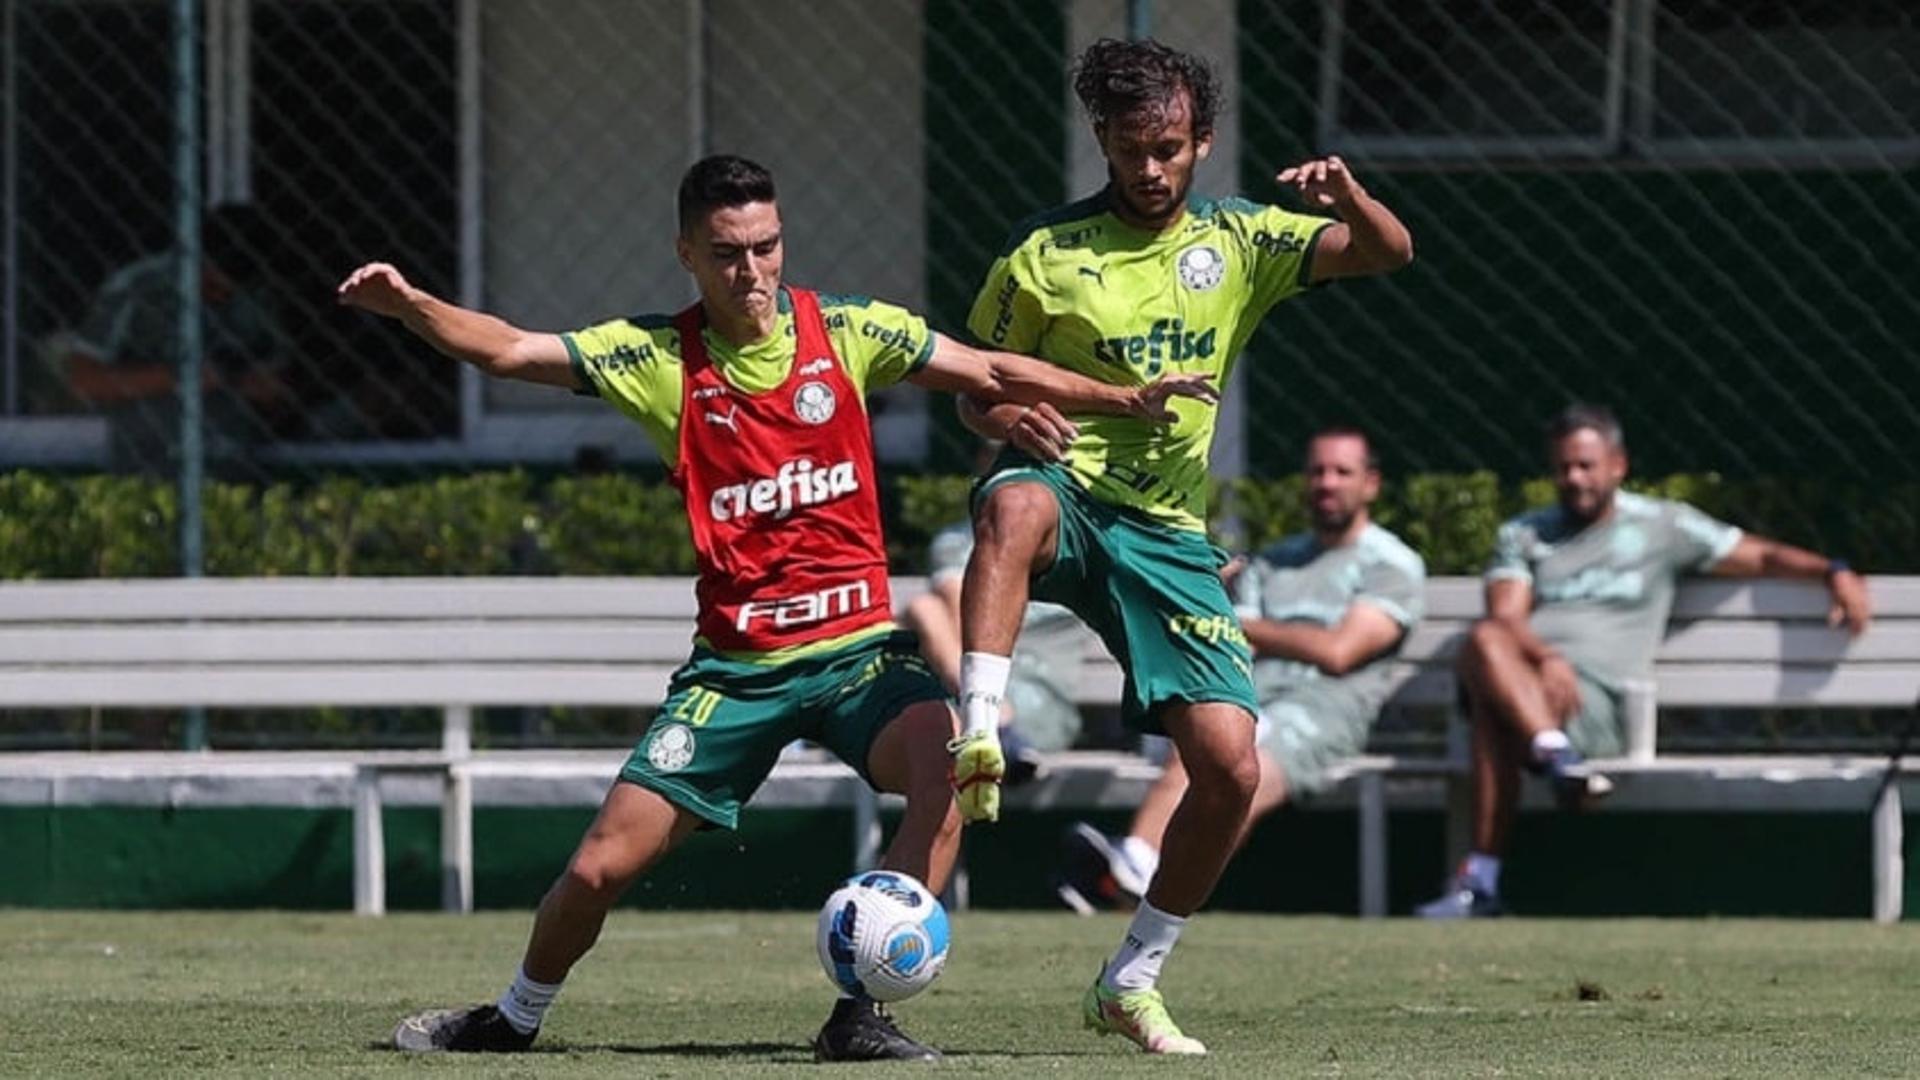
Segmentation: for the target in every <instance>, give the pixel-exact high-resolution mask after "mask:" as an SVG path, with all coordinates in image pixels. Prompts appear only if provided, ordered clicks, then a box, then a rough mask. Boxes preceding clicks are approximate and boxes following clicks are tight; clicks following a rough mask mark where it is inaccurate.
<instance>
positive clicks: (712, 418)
mask: <svg viewBox="0 0 1920 1080" xmlns="http://www.w3.org/2000/svg"><path fill="white" fill-rule="evenodd" d="M703 415H705V416H706V418H707V423H709V424H719V425H720V426H721V427H724V428H726V429H727V430H728V431H731V432H733V433H734V434H735V435H738V434H740V424H739V421H740V406H739V405H735V406H734V407H733V408H731V409H729V410H727V411H726V412H724V413H720V412H715V411H713V410H711V409H709V410H707V412H706V413H704V414H703Z"/></svg>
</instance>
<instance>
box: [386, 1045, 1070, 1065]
mask: <svg viewBox="0 0 1920 1080" xmlns="http://www.w3.org/2000/svg"><path fill="white" fill-rule="evenodd" d="M367 1049H369V1050H388V1051H392V1050H393V1049H394V1047H393V1044H392V1043H390V1042H374V1043H368V1044H367ZM395 1052H398V1051H395ZM520 1053H522V1054H534V1055H537V1054H632V1055H634V1056H636V1057H662V1058H667V1057H684V1058H704V1059H708V1060H713V1061H721V1060H726V1059H729V1058H740V1059H749V1058H759V1059H765V1060H768V1062H769V1063H770V1064H772V1063H780V1062H791V1061H812V1060H813V1047H811V1046H809V1045H807V1044H806V1043H777V1042H739V1043H694V1042H681V1043H661V1044H658V1045H655V1046H640V1045H638V1044H635V1043H582V1042H548V1043H541V1044H539V1045H538V1046H531V1047H528V1048H527V1049H525V1050H522V1051H520ZM941 1055H942V1056H943V1057H944V1058H946V1059H947V1060H949V1061H953V1060H966V1059H968V1058H983V1059H984V1058H1076V1057H1091V1056H1094V1055H1093V1054H1092V1053H1091V1052H1090V1051H1084V1050H942V1051H941Z"/></svg>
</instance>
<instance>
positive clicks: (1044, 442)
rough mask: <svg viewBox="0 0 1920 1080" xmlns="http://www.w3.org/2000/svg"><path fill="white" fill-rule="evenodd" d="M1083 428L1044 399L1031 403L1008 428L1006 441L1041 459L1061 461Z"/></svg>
mask: <svg viewBox="0 0 1920 1080" xmlns="http://www.w3.org/2000/svg"><path fill="white" fill-rule="evenodd" d="M1079 437H1080V429H1079V428H1078V427H1075V426H1074V423H1073V421H1071V420H1068V419H1067V418H1066V417H1065V416H1063V415H1061V412H1060V410H1059V409H1056V408H1054V407H1053V406H1051V405H1049V404H1047V403H1046V402H1044V401H1043V402H1041V403H1040V404H1038V405H1029V406H1027V409H1026V411H1025V412H1022V413H1021V414H1020V416H1019V418H1018V419H1016V420H1015V421H1014V422H1013V425H1012V426H1011V427H1009V428H1007V441H1008V442H1010V443H1012V444H1013V445H1014V446H1015V447H1016V448H1017V449H1019V450H1020V451H1021V452H1023V453H1027V454H1031V455H1033V456H1034V457H1036V458H1039V459H1040V460H1041V461H1060V460H1063V459H1064V458H1065V457H1066V456H1067V451H1068V450H1069V449H1070V448H1071V447H1072V446H1073V440H1075V439H1077V438H1079Z"/></svg>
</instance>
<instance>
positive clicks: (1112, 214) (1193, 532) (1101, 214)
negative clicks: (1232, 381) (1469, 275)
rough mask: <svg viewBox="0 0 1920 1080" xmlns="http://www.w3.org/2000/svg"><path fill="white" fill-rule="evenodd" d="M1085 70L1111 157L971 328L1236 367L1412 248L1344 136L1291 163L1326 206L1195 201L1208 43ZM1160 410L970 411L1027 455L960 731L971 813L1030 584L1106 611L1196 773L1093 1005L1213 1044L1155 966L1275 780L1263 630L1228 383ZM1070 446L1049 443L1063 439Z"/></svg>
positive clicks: (1000, 479)
mask: <svg viewBox="0 0 1920 1080" xmlns="http://www.w3.org/2000/svg"><path fill="white" fill-rule="evenodd" d="M1074 90H1075V92H1076V93H1077V94H1078V96H1079V98H1080V101H1081V103H1082V104H1083V105H1084V106H1085V107H1086V109H1087V112H1088V114H1089V116H1090V118H1091V120H1092V122H1093V131H1094V135H1095V137H1096V138H1097V139H1098V140H1099V143H1100V148H1101V151H1102V152H1103V154H1104V155H1105V157H1106V161H1107V171H1108V183H1107V186H1106V187H1105V189H1103V190H1102V191H1100V192H1099V193H1098V194H1095V195H1093V196H1092V197H1090V198H1087V199H1084V200H1082V201H1080V202H1078V203H1074V204H1072V205H1070V206H1067V207H1064V208H1062V209H1059V210H1055V211H1052V212H1050V213H1046V214H1042V215H1040V216H1038V217H1035V218H1032V219H1030V220H1028V221H1027V222H1026V223H1024V224H1022V225H1021V226H1020V227H1019V228H1018V229H1016V230H1015V233H1014V236H1013V238H1012V240H1011V242H1010V243H1009V244H1008V245H1007V246H1006V248H1005V249H1004V251H1003V252H1002V254H1001V257H1000V258H999V260H998V261H996V262H995V263H994V265H993V267H992V269H991V270H989V271H988V274H987V280H986V282H985V284H984V285H983V286H982V287H981V290H980V294H979V299H978V300H977V301H976V302H975V304H974V308H973V314H972V316H971V318H970V320H969V329H971V330H972V332H973V333H974V334H975V335H977V336H978V337H979V338H980V339H981V340H982V341H984V342H987V343H988V344H990V345H991V346H992V347H994V348H1005V349H1010V350H1012V351H1015V352H1024V353H1031V354H1033V355H1035V356H1039V357H1041V358H1042V359H1045V360H1049V361H1052V362H1053V363H1055V364H1058V365H1060V366H1061V367H1063V368H1067V369H1070V370H1073V371H1077V372H1081V373H1083V374H1086V375H1089V376H1092V377H1093V378H1096V379H1101V380H1103V381H1106V382H1110V383H1113V384H1115V385H1118V386H1137V385H1140V384H1142V383H1144V382H1146V381H1148V380H1151V379H1154V378H1156V377H1160V376H1162V375H1164V374H1167V373H1172V372H1180V373H1184V374H1204V375H1209V376H1214V377H1216V378H1218V379H1220V380H1222V382H1223V383H1224V380H1225V378H1226V376H1227V374H1228V373H1229V372H1230V371H1231V369H1232V366H1233V363H1234V360H1235V359H1236V358H1237V357H1238V355H1239V353H1240V350H1241V349H1242V348H1243V347H1244V346H1245V344H1246V342H1247V339H1248V338H1249V337H1250V336H1251V335H1252V333H1253V330H1254V327H1255V325H1256V324H1257V323H1258V322H1259V320H1260V319H1261V318H1262V317H1263V316H1264V315H1265V314H1266V313H1267V311H1268V309H1270V308H1271V307H1272V306H1273V305H1274V304H1275V303H1278V302H1279V301H1281V300H1284V299H1286V298H1288V297H1290V296H1293V295H1295V294H1296V293H1299V292H1300V291H1302V290H1303V289H1306V288H1307V287H1309V286H1311V285H1314V284H1317V283H1319V282H1322V281H1327V280H1330V279H1333V278H1341V277H1356V276H1363V275H1370V274H1381V273H1386V272H1388V271H1391V270H1395V269H1398V268H1400V267H1402V266H1405V265H1406V264H1407V263H1408V262H1409V261H1411V260H1412V258H1413V241H1412V239H1411V237H1410V236H1409V235H1408V233H1407V230H1406V228H1405V226H1403V225H1402V224H1401V223H1400V221H1399V219H1398V218H1396V217H1395V216H1394V215H1393V212H1392V211H1390V210H1388V209H1387V208H1386V207H1385V206H1383V205H1381V204H1380V203H1379V202H1378V201H1377V200H1375V199H1373V198H1372V197H1371V196H1369V195H1368V194H1367V192H1366V189H1365V188H1363V187H1361V186H1360V183H1359V181H1358V180H1356V179H1355V178H1354V176H1353V174H1352V173H1351V172H1350V171H1348V169H1347V167H1346V165H1345V164H1344V163H1343V162H1342V161H1341V160H1340V159H1339V158H1325V159H1321V160H1315V161H1309V162H1306V163H1305V164H1302V165H1299V166H1296V167H1294V168H1290V169H1287V170H1285V171H1283V172H1281V173H1280V174H1279V177H1278V180H1279V182H1280V183H1282V184H1285V185H1290V186H1292V187H1294V188H1295V189H1296V190H1297V191H1298V193H1299V195H1300V196H1301V198H1302V199H1303V200H1304V201H1305V202H1306V203H1307V205H1308V206H1309V207H1310V208H1311V209H1314V210H1320V211H1328V212H1331V213H1332V214H1333V217H1332V218H1325V217H1318V216H1311V215H1304V214H1297V213H1293V212H1291V211H1287V210H1282V209H1279V208H1276V207H1272V206H1261V205H1257V204H1255V203H1251V202H1248V201H1246V200H1242V199H1225V200H1220V201H1209V200H1202V199H1190V198H1189V197H1188V196H1189V188H1190V186H1191V184H1192V180H1193V170H1194V167H1195V165H1197V164H1198V163H1199V162H1200V161H1201V160H1202V159H1204V158H1205V157H1206V156H1207V153H1208V151H1209V150H1210V149H1211V147H1212V142H1213V130H1214V115H1215V110H1216V105H1217V102H1218V98H1219V89H1218V86H1217V84H1216V82H1215V79H1214V76H1213V74H1212V73H1211V71H1210V70H1209V69H1208V67H1207V65H1206V64H1205V62H1203V61H1201V60H1200V59H1198V58H1196V57H1193V56H1189V55H1186V54H1184V53H1180V52H1177V51H1175V50H1173V49H1169V48H1167V47H1166V46H1164V45H1161V44H1159V43H1157V42H1153V41H1132V42H1123V41H1113V40H1106V41H1100V42H1097V43H1095V44H1094V45H1093V46H1091V47H1090V48H1089V49H1088V50H1087V52H1086V53H1085V54H1084V55H1083V56H1082V57H1081V58H1080V61H1079V64H1078V65H1077V69H1076V71H1075V77H1074ZM1174 412H1175V414H1176V417H1177V418H1176V419H1175V420H1174V422H1173V423H1172V424H1170V425H1166V426H1162V427H1159V428H1153V427H1149V426H1148V425H1145V424H1140V423H1137V422H1132V421H1129V420H1126V419H1124V418H1109V417H1085V418H1075V419H1073V420H1071V421H1070V420H1068V419H1067V418H1066V417H1064V416H1061V415H1059V414H1058V413H1056V412H1055V411H1054V410H1051V409H1046V408H1041V407H1036V408H1028V407H1025V406H1015V407H1013V408H1004V407H1002V408H995V409H991V410H989V411H987V412H986V413H985V414H984V415H982V414H980V413H979V412H978V410H975V412H974V415H973V417H972V422H973V423H974V424H975V426H976V427H978V428H979V429H980V431H981V433H982V434H984V435H989V436H993V437H1001V438H1008V439H1010V440H1011V441H1012V442H1013V443H1014V445H1015V446H1016V447H1021V448H1024V449H1026V450H1029V451H1042V453H1040V454H1038V455H1034V454H1031V453H1028V454H1021V453H1012V454H1009V455H1007V456H1005V457H1003V458H1002V460H1001V461H999V462H998V463H997V464H996V467H995V469H994V470H993V471H991V472H990V473H989V474H988V476H987V478H986V479H985V480H983V481H982V483H981V485H980V487H979V490H978V491H977V492H976V496H975V514H974V533H975V538H976V544H975V547H974V553H973V558H972V561H971V562H970V563H969V565H968V568H967V576H966V579H965V583H964V586H963V588H962V592H961V595H962V597H963V598H964V600H963V605H964V610H963V612H962V634H963V637H964V641H965V643H964V648H965V650H966V652H965V654H964V655H963V657H962V660H961V685H960V694H961V709H962V714H963V719H964V722H965V730H964V733H963V735H962V736H961V738H960V739H958V740H956V741H955V743H954V775H955V782H956V787H957V789H958V790H959V793H960V805H961V811H962V813H964V814H965V815H966V816H968V817H969V818H971V819H982V818H985V819H991V818H993V817H995V816H996V815H997V813H998V790H997V789H998V780H999V777H1000V775H1001V773H1002V772H1003V771H1004V767H1005V766H1004V755H1002V753H1001V751H1000V748H999V746H998V745H997V741H996V738H995V736H994V726H993V720H994V718H995V717H997V716H998V714H999V698H1000V697H1001V695H1002V693H1003V692H1004V690H1005V686H1006V678H1007V669H1008V657H1009V656H1010V655H1011V654H1012V652H1013V644H1014V639H1015V637H1016V635H1017V634H1018V632H1019V628H1020V615H1021V612H1022V611H1023V610H1024V609H1025V607H1026V604H1027V600H1028V595H1029V589H1030V588H1031V592H1032V595H1033V596H1034V597H1035V598H1037V599H1041V600H1048V601H1053V602H1055V603H1059V604H1064V605H1066V606H1067V607H1069V608H1071V609H1072V610H1073V611H1074V612H1075V613H1076V614H1078V615H1079V616H1080V617H1081V618H1082V619H1084V620H1085V621H1086V622H1087V624H1088V625H1089V626H1091V627H1093V628H1094V630H1095V631H1096V632H1098V633H1099V634H1100V636H1101V638H1102V640H1103V641H1105V642H1106V645H1107V648H1108V649H1109V650H1110V651H1112V653H1113V655H1114V658H1115V659H1117V660H1119V661H1120V664H1121V666H1122V668H1123V669H1124V670H1125V671H1126V688H1125V691H1124V693H1123V696H1122V709H1123V712H1124V714H1125V716H1126V718H1127V719H1128V721H1129V722H1130V723H1132V724H1135V725H1137V726H1139V727H1141V728H1143V729H1146V730H1155V731H1164V732H1165V733H1166V734H1167V735H1169V736H1171V737H1172V739H1173V741H1174V743H1175V745H1177V746H1178V747H1179V750H1180V756H1181V759H1182V760H1183V761H1184V762H1185V763H1186V766H1187V770H1188V772H1189V773H1190V775H1191V777H1192V785H1191V787H1189V788H1188V790H1187V793H1186V795H1185V796H1184V798H1183V799H1182V801H1181V803H1180V805H1179V808H1178V809H1177V810H1176V811H1175V812H1174V814H1173V818H1172V820H1171V821H1170V822H1169V824H1168V825H1167V829H1166V835H1165V841H1164V848H1163V854H1162V858H1161V862H1160V867H1159V870H1158V872H1157V873H1156V874H1155V876H1154V878H1153V881H1152V883H1151V884H1150V886H1149V887H1148V890H1147V895H1146V899H1145V900H1144V901H1143V902H1142V903H1141V904H1140V906H1139V908H1138V910H1137V912H1136V914H1135V916H1134V919H1133V922H1132V925H1131V926H1130V927H1129V928H1128V930H1127V934H1126V938H1125V941H1124V943H1123V944H1122V946H1121V947H1120V949H1119V951H1118V952H1116V953H1115V954H1114V956H1113V958H1112V959H1111V960H1110V961H1109V962H1108V963H1107V964H1106V965H1105V966H1104V967H1103V968H1102V969H1101V971H1100V976H1099V978H1098V979H1096V980H1095V982H1094V985H1093V986H1092V987H1091V988H1090V989H1089V990H1088V991H1087V995H1086V1000H1085V1003H1084V1006H1085V1016H1086V1020H1087V1023H1088V1024H1089V1025H1090V1026H1092V1027H1094V1028H1095V1029H1096V1030H1099V1031H1101V1032H1116V1033H1120V1034H1124V1035H1126V1036H1127V1037H1128V1038H1130V1039H1132V1040H1133V1041H1134V1042H1136V1043H1138V1044H1139V1045H1140V1046H1141V1047H1142V1048H1143V1049H1144V1050H1146V1051H1148V1052H1149V1053H1184V1054H1199V1053H1205V1047H1204V1046H1202V1045H1201V1043H1200V1042H1199V1041H1198V1040H1196V1039H1193V1038H1189V1037H1188V1036H1186V1035H1185V1034H1183V1033H1182V1032H1181V1031H1180V1029H1179V1027H1178V1026H1176V1025H1175V1024H1174V1022H1173V1020H1172V1019H1171V1018H1170V1017H1169V1016H1168V1014H1167V1010H1166V1007H1165V1004H1164V1003H1163V1002H1162V1000H1161V998H1160V994H1159V991H1157V990H1156V989H1155V988H1154V985H1155V983H1156V981H1157V980H1158V978H1159V974H1160V967H1161V964H1162V962H1163V961H1164V960H1165V958H1166V956H1167V954H1168V953H1169V952H1170V951H1171V950H1172V949H1173V946H1174V943H1175V942H1176V941H1177V940H1178V938H1179V935H1180V931H1181V928H1182V927H1183V926H1184V925H1185V923H1186V920H1187V917H1188V916H1189V915H1191V914H1192V913H1193V911H1194V910H1195V909H1196V908H1198V907H1199V906H1200V904H1201V903H1202V902H1203V901H1205V900H1206V898H1207V896H1208V894H1209V893H1210V892H1212V890H1213V886H1214V883H1215V881H1216V880H1217V879H1218V878H1219V876H1220V871H1221V868H1222V867H1223V866H1224V865H1225V864H1226V861H1227V859H1228V857H1229V855H1230V854H1231V852H1232V850H1233V845H1234V839H1235V837H1236V836H1238V835H1239V831H1240V826H1241V822H1242V820H1243V819H1244V818H1245V817H1246V814H1247V810H1248V806H1249V805H1250V801H1251V799H1252V796H1253V791H1254V787H1255V785H1256V784H1257V782H1258V779H1259V767H1258V764H1257V761H1258V759H1257V757H1256V756H1255V751H1254V715H1255V712H1256V709H1257V706H1256V704H1255V700H1254V693H1253V687H1252V683H1251V680H1250V670H1251V659H1252V658H1251V656H1250V654H1249V651H1248V647H1247V640H1246V637H1245V635H1244V634H1243V633H1242V631H1241V629H1240V625H1239V623H1238V621H1237V620H1236V619H1235V617H1234V610H1233V605H1232V603H1231V602H1230V601H1229V600H1228V597H1227V593H1226V590H1225V588H1224V587H1223V586H1222V584H1221V582H1220V579H1219V576H1218V569H1219V567H1220V566H1221V565H1222V564H1223V562H1224V556H1223V555H1222V554H1221V553H1220V552H1219V551H1218V549H1216V548H1214V547H1213V546H1212V545H1211V544H1209V543H1208V542H1207V536H1206V531H1205V519H1206V493H1207V450H1208V446H1209V444H1210V443H1211V442H1212V439H1213V429H1214V422H1215V418H1216V416H1217V412H1216V408H1215V403H1213V402H1204V403H1203V402H1197V401H1186V402H1179V403H1177V405H1176V406H1175V408H1174ZM1055 457H1057V460H1049V458H1055Z"/></svg>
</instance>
